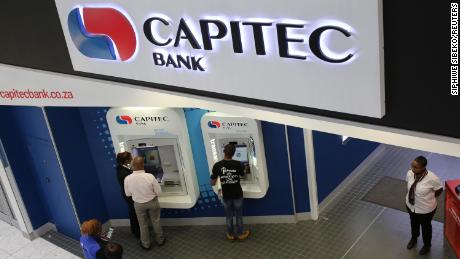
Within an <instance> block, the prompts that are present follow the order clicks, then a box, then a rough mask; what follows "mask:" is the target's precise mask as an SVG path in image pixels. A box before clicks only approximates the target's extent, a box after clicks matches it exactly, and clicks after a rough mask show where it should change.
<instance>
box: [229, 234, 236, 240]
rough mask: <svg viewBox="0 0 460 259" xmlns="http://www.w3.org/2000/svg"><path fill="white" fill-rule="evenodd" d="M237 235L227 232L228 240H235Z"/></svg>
mask: <svg viewBox="0 0 460 259" xmlns="http://www.w3.org/2000/svg"><path fill="white" fill-rule="evenodd" d="M235 239H236V237H235V236H234V235H230V234H228V233H227V240H229V241H235Z"/></svg>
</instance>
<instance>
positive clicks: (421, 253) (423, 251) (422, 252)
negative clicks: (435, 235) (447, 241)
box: [419, 246, 430, 255]
mask: <svg viewBox="0 0 460 259" xmlns="http://www.w3.org/2000/svg"><path fill="white" fill-rule="evenodd" d="M429 252H430V247H429V246H423V247H422V249H420V252H419V255H426V254H428V253H429Z"/></svg>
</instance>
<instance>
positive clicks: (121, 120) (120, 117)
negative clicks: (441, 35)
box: [115, 115, 133, 124]
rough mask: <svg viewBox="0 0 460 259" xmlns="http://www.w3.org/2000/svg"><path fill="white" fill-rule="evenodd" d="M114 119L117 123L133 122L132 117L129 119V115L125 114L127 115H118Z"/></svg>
mask: <svg viewBox="0 0 460 259" xmlns="http://www.w3.org/2000/svg"><path fill="white" fill-rule="evenodd" d="M115 119H116V120H117V122H118V124H131V123H133V119H131V117H130V116H127V115H118V116H117V117H116V118H115Z"/></svg>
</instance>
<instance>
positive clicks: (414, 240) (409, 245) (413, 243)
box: [407, 239, 417, 249]
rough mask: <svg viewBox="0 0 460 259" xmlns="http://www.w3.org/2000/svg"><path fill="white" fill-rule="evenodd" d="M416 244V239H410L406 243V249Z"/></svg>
mask: <svg viewBox="0 0 460 259" xmlns="http://www.w3.org/2000/svg"><path fill="white" fill-rule="evenodd" d="M416 244H417V239H411V240H410V241H409V243H407V249H412V248H414V246H415V245H416Z"/></svg>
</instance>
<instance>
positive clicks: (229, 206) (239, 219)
mask: <svg viewBox="0 0 460 259" xmlns="http://www.w3.org/2000/svg"><path fill="white" fill-rule="evenodd" d="M222 203H223V205H224V209H225V216H226V218H227V233H228V234H229V235H234V230H233V216H235V218H236V231H237V232H236V233H237V235H241V234H243V198H240V199H232V200H224V199H223V200H222Z"/></svg>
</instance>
